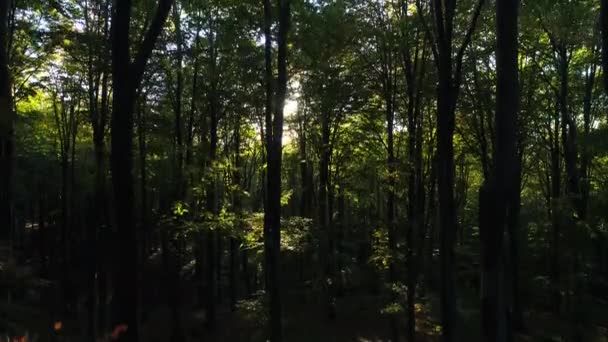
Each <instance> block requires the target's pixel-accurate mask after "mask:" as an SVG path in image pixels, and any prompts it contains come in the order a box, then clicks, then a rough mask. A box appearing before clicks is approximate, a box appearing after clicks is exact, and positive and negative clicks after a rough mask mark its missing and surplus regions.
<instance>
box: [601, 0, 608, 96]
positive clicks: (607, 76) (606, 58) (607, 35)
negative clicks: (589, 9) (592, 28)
mask: <svg viewBox="0 0 608 342" xmlns="http://www.w3.org/2000/svg"><path fill="white" fill-rule="evenodd" d="M601 1H602V3H601V9H600V11H601V14H600V27H601V30H602V65H603V69H604V90H605V91H606V93H608V0H601Z"/></svg>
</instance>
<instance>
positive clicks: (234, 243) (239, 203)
mask: <svg viewBox="0 0 608 342" xmlns="http://www.w3.org/2000/svg"><path fill="white" fill-rule="evenodd" d="M241 168H242V165H241V122H240V118H237V120H236V124H235V127H234V172H233V184H234V187H235V191H234V195H233V205H234V214H235V218H236V220H235V231H236V233H237V234H239V233H240V232H241V230H242V229H243V224H242V220H243V199H242V196H241V194H242V191H243V190H242V189H243V186H242V184H241ZM238 269H239V241H238V240H237V238H236V237H234V236H231V237H230V309H231V310H232V311H234V310H235V309H236V301H237V297H238V284H237V279H238Z"/></svg>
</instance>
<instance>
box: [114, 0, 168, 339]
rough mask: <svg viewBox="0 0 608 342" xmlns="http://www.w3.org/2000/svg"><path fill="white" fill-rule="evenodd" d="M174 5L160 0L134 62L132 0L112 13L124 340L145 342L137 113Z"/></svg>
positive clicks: (119, 316) (119, 307)
mask: <svg viewBox="0 0 608 342" xmlns="http://www.w3.org/2000/svg"><path fill="white" fill-rule="evenodd" d="M172 2H173V1H172V0H159V2H158V8H157V11H156V15H155V17H154V19H153V21H152V23H151V24H150V26H149V28H148V30H147V31H146V32H145V35H144V39H143V41H142V42H141V44H140V46H138V48H137V50H136V51H137V55H136V57H135V59H134V60H133V62H131V54H130V50H131V44H130V41H129V39H130V21H131V11H132V0H121V1H117V2H115V3H114V7H115V8H114V9H113V14H112V32H111V43H112V83H113V91H114V94H113V98H112V120H111V124H112V158H111V167H112V183H113V188H114V204H115V211H116V215H115V217H116V230H117V232H118V234H120V238H118V239H116V247H117V254H118V258H119V260H120V263H118V265H117V274H116V289H115V292H116V295H115V298H116V308H115V309H116V314H115V315H114V322H113V327H117V326H126V329H127V330H126V331H125V332H123V333H122V334H121V335H120V337H119V339H118V341H124V342H127V341H129V342H137V341H139V328H138V318H137V316H138V297H139V294H138V291H139V283H138V280H139V277H138V275H137V272H138V271H137V265H138V263H137V257H138V253H137V231H136V227H135V217H134V212H133V210H134V188H133V111H134V110H135V108H134V106H135V100H136V97H137V89H138V88H139V86H140V84H141V80H142V78H143V74H144V71H145V67H146V64H147V61H148V59H149V58H150V55H151V54H152V50H153V49H154V45H155V42H156V40H157V38H158V36H159V35H160V32H161V30H162V28H163V25H164V23H165V21H166V19H167V16H168V15H169V11H170V9H171V5H172Z"/></svg>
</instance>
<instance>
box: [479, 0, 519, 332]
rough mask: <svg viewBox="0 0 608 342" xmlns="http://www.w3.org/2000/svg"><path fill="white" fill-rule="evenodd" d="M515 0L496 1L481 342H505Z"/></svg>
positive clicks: (483, 201)
mask: <svg viewBox="0 0 608 342" xmlns="http://www.w3.org/2000/svg"><path fill="white" fill-rule="evenodd" d="M518 10H519V1H518V0H497V2H496V18H497V20H496V33H497V49H496V71H497V87H496V114H495V119H494V120H495V125H494V127H495V130H496V141H495V148H494V149H493V151H494V158H493V160H494V162H493V163H492V166H493V168H492V170H491V174H490V177H489V179H487V180H486V182H484V185H483V186H482V189H481V190H480V192H479V203H480V206H479V229H480V237H481V244H482V246H481V249H482V294H481V316H482V333H483V338H484V340H485V341H496V342H501V341H503V342H504V341H507V328H508V327H507V308H506V300H505V288H504V285H503V284H504V280H505V276H504V259H503V256H504V251H503V239H504V233H505V228H506V225H507V223H508V216H507V215H508V211H509V208H510V207H511V205H512V203H511V205H510V203H509V202H510V201H509V199H510V197H511V196H510V193H512V191H513V190H512V189H513V187H515V183H516V182H515V174H516V172H517V170H516V169H515V165H516V163H517V159H516V153H517V138H516V136H517V134H516V127H517V125H516V123H517V115H518V110H519V105H518V104H519V82H518V59H517V57H518V49H519V48H518V41H517V36H518V30H517V21H518Z"/></svg>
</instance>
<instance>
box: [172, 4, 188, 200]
mask: <svg viewBox="0 0 608 342" xmlns="http://www.w3.org/2000/svg"><path fill="white" fill-rule="evenodd" d="M178 7H179V6H177V5H175V6H173V24H174V25H175V45H176V46H177V53H176V61H175V70H176V73H177V80H176V84H175V89H174V91H175V94H174V95H175V100H174V113H175V122H174V124H175V127H174V129H175V131H174V134H175V135H174V137H175V163H174V167H175V169H174V171H173V172H174V177H175V186H176V187H175V195H174V196H175V200H178V201H181V200H183V197H184V190H185V187H184V177H183V172H184V168H183V163H184V143H183V134H182V131H183V129H182V127H183V124H182V93H183V83H184V81H183V79H184V76H183V69H182V61H183V59H184V52H183V45H184V43H183V37H182V29H181V17H180V10H179V8H178Z"/></svg>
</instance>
